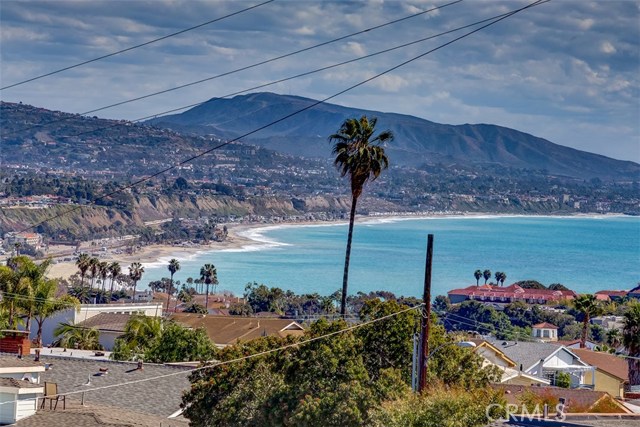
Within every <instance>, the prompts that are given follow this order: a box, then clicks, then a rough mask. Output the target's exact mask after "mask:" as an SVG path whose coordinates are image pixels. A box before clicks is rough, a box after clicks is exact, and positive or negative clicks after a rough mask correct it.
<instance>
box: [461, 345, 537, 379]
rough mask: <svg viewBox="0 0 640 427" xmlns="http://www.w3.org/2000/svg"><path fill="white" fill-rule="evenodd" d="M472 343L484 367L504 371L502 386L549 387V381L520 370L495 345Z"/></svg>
mask: <svg viewBox="0 0 640 427" xmlns="http://www.w3.org/2000/svg"><path fill="white" fill-rule="evenodd" d="M470 342H471V343H472V344H474V347H473V351H474V352H475V353H476V354H478V355H480V356H482V357H483V358H484V361H483V363H482V367H486V366H490V365H492V366H496V367H498V368H499V369H500V370H501V371H503V374H502V377H501V378H500V383H501V384H517V385H549V380H546V379H543V378H538V377H535V376H533V375H529V374H527V373H526V372H523V371H522V370H520V369H518V365H517V363H516V362H514V361H513V360H511V359H510V358H509V357H507V355H506V354H504V353H503V352H502V351H500V349H498V348H497V347H496V346H494V345H493V344H491V343H489V342H487V341H485V340H482V339H473V340H471V341H470ZM461 344H463V343H461Z"/></svg>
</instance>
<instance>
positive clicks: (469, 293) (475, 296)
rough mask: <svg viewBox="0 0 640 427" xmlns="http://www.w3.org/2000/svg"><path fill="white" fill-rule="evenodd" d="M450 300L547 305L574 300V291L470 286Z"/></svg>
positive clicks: (459, 291) (456, 291)
mask: <svg viewBox="0 0 640 427" xmlns="http://www.w3.org/2000/svg"><path fill="white" fill-rule="evenodd" d="M448 295H449V300H450V301H451V302H452V303H453V304H455V303H459V302H462V301H466V300H476V301H480V302H493V303H511V302H515V301H522V302H525V303H528V304H547V303H549V302H551V301H560V300H572V299H574V298H575V297H576V295H577V294H576V293H575V292H574V291H553V290H550V289H525V288H522V287H520V286H518V285H516V284H513V285H511V286H507V287H501V286H495V285H481V286H469V287H466V288H462V289H453V290H451V291H449V292H448Z"/></svg>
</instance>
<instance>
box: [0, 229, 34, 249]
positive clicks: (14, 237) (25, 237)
mask: <svg viewBox="0 0 640 427" xmlns="http://www.w3.org/2000/svg"><path fill="white" fill-rule="evenodd" d="M4 243H5V245H7V248H11V247H12V246H13V245H15V244H20V245H29V246H32V247H34V248H35V249H41V248H42V235H41V234H38V233H27V232H22V233H18V232H9V233H5V235H4Z"/></svg>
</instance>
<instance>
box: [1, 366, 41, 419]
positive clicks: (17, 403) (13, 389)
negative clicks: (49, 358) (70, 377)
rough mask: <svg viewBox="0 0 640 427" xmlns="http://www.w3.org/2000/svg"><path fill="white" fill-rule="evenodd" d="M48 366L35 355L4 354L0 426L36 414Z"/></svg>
mask: <svg viewBox="0 0 640 427" xmlns="http://www.w3.org/2000/svg"><path fill="white" fill-rule="evenodd" d="M44 371H45V365H44V364H43V363H40V362H36V361H34V360H33V359H31V358H18V357H16V356H15V355H6V354H1V355H0V425H6V424H14V423H16V422H17V421H19V420H21V419H23V418H26V417H29V416H31V415H33V414H35V413H36V410H37V407H38V397H40V396H42V395H43V393H44V385H43V384H42V383H41V382H40V380H41V375H42V373H43V372H44Z"/></svg>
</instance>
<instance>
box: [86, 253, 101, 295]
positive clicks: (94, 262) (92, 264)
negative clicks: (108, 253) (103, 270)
mask: <svg viewBox="0 0 640 427" xmlns="http://www.w3.org/2000/svg"><path fill="white" fill-rule="evenodd" d="M89 271H90V272H91V289H93V285H94V284H95V282H96V276H97V275H98V272H99V271H100V261H99V260H98V258H95V257H94V258H90V259H89Z"/></svg>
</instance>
